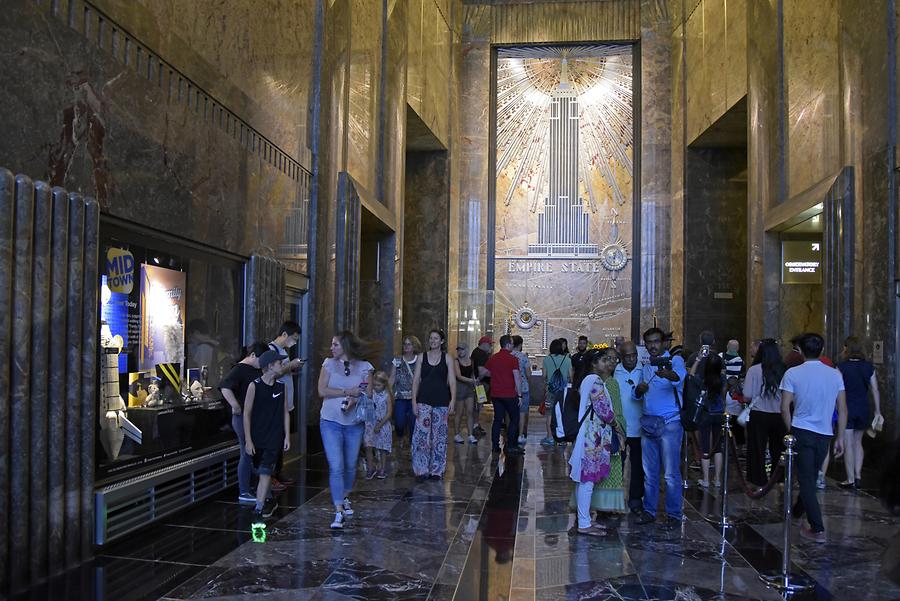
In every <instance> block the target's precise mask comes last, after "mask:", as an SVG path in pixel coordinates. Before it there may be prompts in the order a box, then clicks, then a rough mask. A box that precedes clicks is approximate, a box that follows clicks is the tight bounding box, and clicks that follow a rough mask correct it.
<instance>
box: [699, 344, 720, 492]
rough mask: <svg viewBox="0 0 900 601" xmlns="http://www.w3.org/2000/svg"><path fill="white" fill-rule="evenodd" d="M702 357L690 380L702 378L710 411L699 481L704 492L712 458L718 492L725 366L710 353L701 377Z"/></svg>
mask: <svg viewBox="0 0 900 601" xmlns="http://www.w3.org/2000/svg"><path fill="white" fill-rule="evenodd" d="M702 358H703V356H702V354H701V353H697V359H696V360H695V361H694V365H693V367H691V376H692V377H699V378H700V380H701V382H700V385H701V388H702V389H703V391H704V393H705V399H704V402H705V404H706V410H707V411H708V415H707V418H706V419H705V420H704V421H703V423H701V424H700V428H699V432H700V453H701V455H700V480H699V481H698V482H697V484H699V485H700V487H701V488H709V460H710V456H712V457H713V461H714V462H715V480H714V482H713V485H714V486H715V487H716V488H718V487H719V485H720V483H721V479H722V443H723V442H724V441H723V440H722V416H723V415H724V413H725V376H724V375H723V374H722V372H723V370H724V367H725V364H724V363H723V362H722V358H721V357H720V356H719V355H717V354H715V353H711V354H709V355H708V356H707V357H706V360H705V361H702V363H703V369H702V373H701V374H697V371H698V370H699V365H700V363H701V359H702Z"/></svg>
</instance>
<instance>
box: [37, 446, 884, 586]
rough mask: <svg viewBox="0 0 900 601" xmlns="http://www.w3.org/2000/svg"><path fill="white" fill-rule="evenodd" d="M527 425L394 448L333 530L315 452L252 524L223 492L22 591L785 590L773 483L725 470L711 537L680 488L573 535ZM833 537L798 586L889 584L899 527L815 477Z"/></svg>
mask: <svg viewBox="0 0 900 601" xmlns="http://www.w3.org/2000/svg"><path fill="white" fill-rule="evenodd" d="M533 436H534V437H533V438H531V439H529V443H528V445H527V452H526V454H525V456H524V457H521V456H520V457H503V456H500V457H497V456H491V454H490V448H489V445H488V443H487V441H485V440H482V441H481V442H480V443H479V444H478V445H469V444H465V445H451V448H450V450H449V460H448V469H447V475H446V478H445V480H443V481H439V482H435V481H429V482H425V483H416V482H415V480H414V478H413V477H412V474H411V472H410V469H409V457H408V452H403V451H400V452H398V453H397V456H396V458H395V459H396V463H395V465H394V466H393V469H392V470H391V473H390V474H389V478H388V479H387V480H383V481H380V480H370V481H367V480H364V479H361V480H359V481H358V482H359V484H358V487H357V490H356V492H355V494H354V495H353V498H354V509H355V512H356V514H355V515H354V516H353V517H352V518H350V519H349V521H348V524H347V527H346V528H345V529H344V530H343V531H337V532H335V531H332V530H330V529H329V528H328V524H329V522H330V520H331V516H332V513H331V512H332V509H331V508H330V507H329V505H330V500H329V496H328V492H327V490H326V488H325V487H326V486H327V471H326V465H325V461H324V458H323V457H322V456H311V457H309V458H307V459H303V460H298V461H296V462H294V463H292V464H290V465H289V470H290V473H291V475H292V476H293V477H295V478H296V483H295V484H294V485H292V486H290V487H289V488H288V490H287V491H286V492H285V493H283V494H282V495H281V497H280V499H279V500H280V503H281V506H280V508H279V509H278V510H277V512H276V515H275V516H274V517H273V519H272V520H270V523H269V525H268V527H267V528H266V530H265V536H264V537H263V536H262V535H261V533H260V532H259V531H257V533H256V536H255V537H254V535H253V533H252V532H251V524H250V521H251V520H250V516H249V511H248V510H246V509H244V508H242V507H240V506H239V505H237V504H236V503H235V502H234V501H235V492H234V491H227V492H226V493H223V494H222V495H220V496H218V497H216V498H215V499H213V500H211V501H209V502H205V503H203V504H202V505H200V506H198V507H196V508H193V509H191V510H190V511H186V512H184V513H183V514H181V515H179V516H177V517H175V518H170V519H166V520H163V523H161V524H157V525H154V526H150V527H148V528H146V529H145V530H143V531H141V532H138V533H136V534H135V535H134V536H133V537H132V540H129V541H126V542H120V543H117V544H114V545H111V546H109V547H108V548H105V549H103V550H101V551H100V553H99V555H98V557H97V559H96V560H95V561H94V562H92V563H91V564H90V565H87V566H85V567H83V568H82V569H80V570H75V571H73V572H72V573H70V574H67V575H66V577H64V578H60V579H58V580H56V581H54V582H53V583H52V584H51V585H50V586H49V587H43V588H42V589H40V590H35V591H33V592H32V593H31V594H30V595H28V596H25V597H23V598H22V599H29V600H30V599H86V600H92V601H94V600H115V601H139V600H140V601H143V600H156V599H165V600H166V601H182V600H188V599H209V600H217V601H225V600H231V599H251V600H256V601H275V600H288V599H290V600H301V601H302V600H307V599H308V600H317V601H318V600H323V601H327V600H335V601H342V600H348V599H385V600H406V599H409V600H413V599H416V600H418V599H421V600H426V599H434V600H447V601H449V600H451V599H454V600H456V601H469V600H472V601H476V600H478V601H480V600H485V601H495V600H503V599H509V600H510V601H522V600H528V601H531V600H534V601H539V600H541V601H544V600H546V601H550V600H557V599H558V600H578V601H587V600H593V599H596V600H603V601H606V600H618V601H631V600H639V599H640V600H654V601H664V600H672V601H675V600H684V601H701V600H702V601H706V600H738V599H760V600H765V599H773V600H775V599H780V598H782V597H781V596H780V595H779V594H777V593H776V592H774V591H773V590H771V589H768V588H766V587H765V586H764V585H763V584H762V583H761V581H760V580H759V578H758V574H759V572H760V571H766V570H770V569H777V568H778V567H780V565H781V550H780V541H781V537H782V523H781V517H780V515H781V503H782V493H780V491H778V490H777V489H776V490H774V491H773V492H771V493H770V494H769V495H768V496H767V497H765V498H764V499H762V500H759V501H754V500H751V499H749V498H748V497H746V496H745V495H743V494H742V493H741V492H740V489H739V486H738V483H737V481H736V480H733V483H732V486H731V487H730V490H731V492H732V494H731V495H730V507H731V509H730V511H729V513H730V514H731V515H732V516H733V517H735V518H736V519H737V520H738V524H737V526H736V527H735V528H734V529H733V530H731V531H729V532H728V533H727V535H726V537H724V538H723V536H722V534H721V531H719V530H717V529H716V528H715V527H714V526H713V525H711V524H709V523H708V522H707V521H706V520H705V519H704V517H705V516H707V515H716V513H717V512H718V511H720V504H719V499H718V498H717V495H715V494H711V493H709V492H707V491H703V490H701V489H699V488H697V487H696V486H691V487H690V488H689V489H688V490H686V491H685V499H686V503H685V515H686V519H685V521H683V522H680V523H656V524H651V525H647V526H639V525H636V524H634V522H633V521H632V519H631V518H630V517H626V516H610V517H608V518H606V519H605V522H606V524H607V526H608V531H609V535H608V536H607V537H605V538H594V537H585V536H580V535H577V534H575V533H574V529H573V526H574V513H573V512H572V510H571V509H570V498H571V491H572V487H571V483H570V482H569V481H568V480H567V478H566V459H565V455H564V451H562V450H561V449H554V450H546V449H544V448H542V447H541V446H540V445H539V444H538V437H537V436H536V435H533ZM822 500H823V503H824V508H825V515H826V519H827V528H828V532H829V543H828V544H826V545H818V544H816V543H812V542H807V541H805V540H803V539H800V538H799V537H798V536H797V535H796V533H795V534H794V537H793V545H792V559H793V570H794V571H795V572H797V573H800V574H803V575H806V576H809V577H811V578H813V579H814V580H815V581H816V583H817V587H816V589H815V590H814V591H812V592H811V593H808V594H804V595H796V596H795V597H794V598H795V599H816V600H825V599H853V600H854V601H866V600H869V599H871V600H876V599H877V600H879V601H885V600H888V601H890V600H900V587H898V586H895V585H893V584H891V583H890V582H889V581H888V579H887V578H885V577H884V576H883V575H882V574H880V568H881V557H882V555H883V554H884V551H885V549H886V548H887V545H888V544H889V542H890V541H892V540H894V539H895V537H897V536H898V535H900V519H898V518H896V517H891V516H889V515H888V514H887V513H886V512H885V510H884V509H883V508H882V507H881V504H880V503H879V501H878V500H877V499H875V498H874V497H873V496H871V495H870V494H868V493H866V492H847V491H843V490H841V489H839V488H837V487H836V486H835V482H834V481H832V480H829V486H828V488H827V490H826V491H825V492H824V493H822Z"/></svg>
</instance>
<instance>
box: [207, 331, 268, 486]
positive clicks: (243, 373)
mask: <svg viewBox="0 0 900 601" xmlns="http://www.w3.org/2000/svg"><path fill="white" fill-rule="evenodd" d="M267 350H268V347H267V346H266V345H265V344H264V343H262V342H257V343H255V344H252V345H250V347H248V348H247V356H246V357H244V358H243V359H241V360H240V362H238V363H237V364H236V365H235V366H234V367H232V368H231V371H230V372H228V375H227V376H225V379H223V380H222V381H221V382H220V383H219V390H220V391H221V392H222V396H223V397H224V398H225V401H227V402H228V404H229V405H230V406H231V427H232V428H234V433H235V434H237V437H238V442H239V443H240V445H241V457H240V460H239V461H238V469H237V473H238V489H239V490H238V502H239V503H244V504H251V503H256V494H255V493H253V492H251V490H250V471H251V469H252V467H251V463H252V461H251V458H250V456H249V455H247V453H246V451H245V449H244V418H243V417H241V416H242V414H243V413H244V399H245V398H247V387H248V386H250V383H251V382H253V380H255V379H256V378H258V377H260V376H261V375H262V372H261V371H260V370H259V358H260V357H261V356H262V354H263V353H265V352H266V351H267Z"/></svg>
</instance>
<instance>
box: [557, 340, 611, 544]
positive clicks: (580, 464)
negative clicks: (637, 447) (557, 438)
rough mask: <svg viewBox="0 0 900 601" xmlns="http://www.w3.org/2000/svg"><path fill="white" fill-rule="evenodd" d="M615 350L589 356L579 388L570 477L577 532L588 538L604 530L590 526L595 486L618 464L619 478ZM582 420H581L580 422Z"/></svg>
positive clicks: (596, 526) (604, 531)
mask: <svg viewBox="0 0 900 601" xmlns="http://www.w3.org/2000/svg"><path fill="white" fill-rule="evenodd" d="M618 360H619V358H618V355H617V354H616V351H615V349H612V348H608V349H603V350H601V351H599V352H596V353H591V354H590V355H589V356H588V359H587V361H588V365H589V366H590V368H589V369H590V372H589V373H588V375H586V376H585V377H584V380H582V381H581V387H580V388H579V392H580V396H581V402H580V403H579V406H578V420H579V421H581V426H580V427H579V429H578V437H577V438H576V439H575V444H574V445H573V447H572V457H571V458H569V465H570V466H571V468H572V470H571V472H570V473H569V477H570V478H572V480H574V481H575V482H576V485H575V500H576V504H577V506H578V533H579V534H587V535H590V536H605V535H606V530H605V528H604V527H603V526H602V525H600V524H594V525H593V526H592V525H591V496H592V495H593V492H594V484H600V483H602V482H603V481H604V480H606V479H607V478H609V477H610V475H611V471H612V464H613V462H614V461H616V462H618V468H619V472H618V473H619V477H620V478H621V461H620V459H619V457H618V455H616V454H615V449H616V447H617V446H618V448H621V446H622V445H621V442H622V441H621V440H618V441H616V440H614V438H616V437H618V436H619V433H618V432H616V424H615V421H616V414H615V411H614V410H613V407H614V406H615V404H617V400H618V399H617V398H616V399H614V398H613V397H614V396H615V397H618V395H619V387H618V384H617V382H616V380H615V378H613V377H612V374H613V372H614V371H615V369H616V364H617V363H618ZM582 420H583V421H582Z"/></svg>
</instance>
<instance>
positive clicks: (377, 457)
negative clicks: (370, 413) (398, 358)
mask: <svg viewBox="0 0 900 601" xmlns="http://www.w3.org/2000/svg"><path fill="white" fill-rule="evenodd" d="M372 400H373V401H375V421H374V422H366V438H365V442H366V466H367V468H368V469H367V471H366V479H367V480H371V479H372V478H376V477H377V478H378V479H379V480H384V478H385V473H384V464H385V460H386V459H385V455H386V454H387V453H390V452H391V439H392V438H393V436H394V433H393V428H392V427H391V414H392V413H393V409H394V396H393V395H392V394H391V388H390V386H389V384H388V375H387V374H386V373H384V372H383V371H379V372H375V375H374V377H373V378H372ZM373 455H374V457H373Z"/></svg>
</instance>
